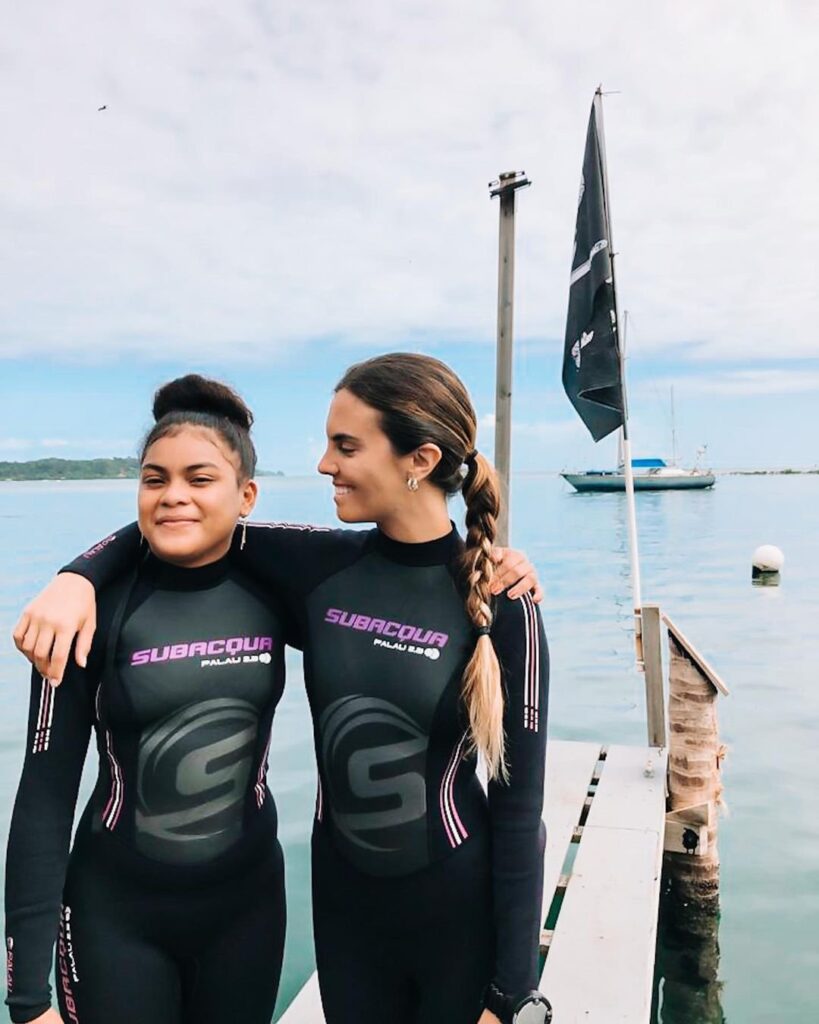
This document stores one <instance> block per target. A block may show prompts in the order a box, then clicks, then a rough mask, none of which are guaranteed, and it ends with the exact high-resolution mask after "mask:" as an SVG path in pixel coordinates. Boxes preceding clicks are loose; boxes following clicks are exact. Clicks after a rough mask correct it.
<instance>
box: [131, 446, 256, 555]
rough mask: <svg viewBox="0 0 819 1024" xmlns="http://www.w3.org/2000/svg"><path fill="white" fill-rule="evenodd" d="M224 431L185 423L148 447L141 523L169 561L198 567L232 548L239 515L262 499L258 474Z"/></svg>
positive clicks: (141, 492)
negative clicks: (246, 466)
mask: <svg viewBox="0 0 819 1024" xmlns="http://www.w3.org/2000/svg"><path fill="white" fill-rule="evenodd" d="M238 465H239V460H238V456H236V455H235V454H234V453H233V452H232V451H231V450H230V449H229V448H228V447H227V445H226V444H225V443H224V442H223V441H222V439H221V437H220V436H219V434H218V433H217V432H216V431H214V430H210V429H209V428H207V427H194V426H182V427H180V428H179V429H178V430H176V431H174V432H173V433H169V434H166V435H165V436H164V437H160V438H159V439H158V440H156V441H154V443H153V444H152V445H151V446H150V447H149V448H148V449H147V450H146V452H145V455H144V457H143V460H142V469H141V472H140V480H139V497H138V505H139V528H140V530H141V531H142V535H143V537H144V538H145V540H146V541H147V542H148V545H149V546H150V548H151V551H152V552H153V553H154V554H155V555H156V556H157V557H158V558H161V559H163V560H164V561H166V562H172V563H174V564H175V565H181V566H186V567H188V568H194V567H196V566H200V565H207V564H208V563H209V562H213V561H216V559H218V558H221V557H222V556H223V555H225V554H227V552H228V550H229V548H230V542H231V538H232V536H233V531H234V529H235V528H236V522H237V520H238V519H239V516H244V515H249V513H250V511H251V509H252V508H253V506H254V504H255V502H256V494H257V487H256V483H255V481H254V480H245V481H242V480H240V479H239V474H238Z"/></svg>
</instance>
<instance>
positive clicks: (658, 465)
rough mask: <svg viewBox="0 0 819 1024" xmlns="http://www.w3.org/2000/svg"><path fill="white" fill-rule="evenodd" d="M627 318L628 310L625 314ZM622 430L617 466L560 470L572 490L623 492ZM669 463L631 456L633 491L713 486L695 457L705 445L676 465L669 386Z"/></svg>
mask: <svg viewBox="0 0 819 1024" xmlns="http://www.w3.org/2000/svg"><path fill="white" fill-rule="evenodd" d="M625 317H626V319H627V318H628V312H626V314H625ZM624 322H625V321H624ZM621 435H622V432H621V433H618V437H617V468H616V469H591V470H586V471H585V472H581V473H561V474H560V475H561V476H562V477H563V479H564V480H565V481H566V482H567V483H570V484H571V485H572V487H574V489H575V490H576V491H579V492H581V493H583V494H586V493H594V492H609V491H625V489H626V474H625V463H624V459H623V440H622V436H621ZM671 447H672V452H673V454H672V457H671V464H670V465H669V463H667V462H666V461H665V459H660V458H653V459H632V460H631V467H632V471H633V479H634V490H635V491H691V490H699V491H702V490H706V489H707V488H710V487H713V486H714V484H715V483H716V477H715V476H714V474H713V473H712V472H711V470H710V469H702V468H700V466H699V464H698V463H699V460H700V458H702V456H704V455H705V451H706V449H705V447H702V448H700V449H698V451H697V463H695V464H694V466H693V468H691V469H686V468H685V467H683V466H678V465H677V430H676V425H675V420H674V389H673V388H672V389H671Z"/></svg>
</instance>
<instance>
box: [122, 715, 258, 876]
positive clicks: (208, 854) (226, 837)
mask: <svg viewBox="0 0 819 1024" xmlns="http://www.w3.org/2000/svg"><path fill="white" fill-rule="evenodd" d="M258 724H259V723H258V713H257V711H256V709H255V708H254V706H253V705H252V704H250V703H248V702H247V701H244V700H237V699H234V698H229V697H220V698H215V699H213V700H206V701H202V702H200V703H197V704H190V705H188V706H187V707H184V708H182V709H181V710H179V711H177V712H175V713H174V714H172V715H169V716H168V717H167V718H164V719H163V720H162V721H161V722H159V723H158V724H156V725H154V726H153V727H152V728H150V729H148V730H146V732H144V733H143V735H142V737H141V738H140V744H139V756H138V768H137V807H136V845H137V848H138V849H139V850H140V851H141V852H142V853H144V854H145V855H146V856H149V857H153V858H154V859H156V860H161V861H165V862H167V863H174V864H199V863H202V862H204V861H209V860H212V859H213V858H214V857H217V856H219V854H221V853H224V851H225V850H227V849H229V848H230V847H231V846H232V845H233V843H234V842H236V841H237V840H238V839H239V838H240V835H241V829H242V816H243V811H244V802H245V798H246V795H247V784H248V779H249V777H250V773H251V770H252V767H253V754H254V750H255V746H256V735H257V732H258Z"/></svg>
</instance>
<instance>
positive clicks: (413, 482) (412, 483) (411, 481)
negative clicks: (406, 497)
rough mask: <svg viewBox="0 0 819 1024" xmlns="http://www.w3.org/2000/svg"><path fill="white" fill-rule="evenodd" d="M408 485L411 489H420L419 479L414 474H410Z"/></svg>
mask: <svg viewBox="0 0 819 1024" xmlns="http://www.w3.org/2000/svg"><path fill="white" fill-rule="evenodd" d="M407 487H408V488H409V489H410V490H411V491H417V490H418V481H417V480H416V479H415V477H414V476H408V477H407Z"/></svg>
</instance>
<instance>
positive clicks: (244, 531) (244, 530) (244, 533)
mask: <svg viewBox="0 0 819 1024" xmlns="http://www.w3.org/2000/svg"><path fill="white" fill-rule="evenodd" d="M239 522H240V523H241V524H242V539H241V540H240V541H239V550H240V551H244V549H245V542H246V541H247V516H239Z"/></svg>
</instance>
